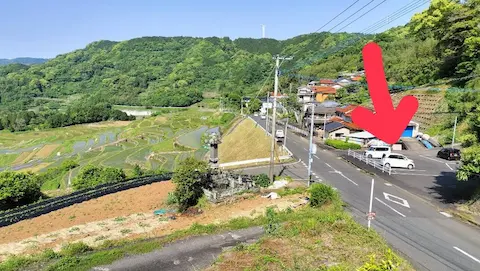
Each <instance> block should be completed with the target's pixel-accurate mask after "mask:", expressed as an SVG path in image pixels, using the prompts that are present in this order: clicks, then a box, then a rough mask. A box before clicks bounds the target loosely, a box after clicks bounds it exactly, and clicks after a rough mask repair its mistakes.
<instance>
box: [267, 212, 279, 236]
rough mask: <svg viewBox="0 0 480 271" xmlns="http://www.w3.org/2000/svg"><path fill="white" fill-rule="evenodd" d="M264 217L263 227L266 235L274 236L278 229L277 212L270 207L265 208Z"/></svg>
mask: <svg viewBox="0 0 480 271" xmlns="http://www.w3.org/2000/svg"><path fill="white" fill-rule="evenodd" d="M266 217H267V225H266V227H265V231H266V232H267V234H274V233H275V232H276V231H277V230H278V228H279V227H280V218H279V217H278V214H277V212H275V210H273V208H272V207H268V208H267V213H266Z"/></svg>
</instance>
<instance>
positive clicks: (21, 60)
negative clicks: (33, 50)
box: [0, 57, 48, 65]
mask: <svg viewBox="0 0 480 271" xmlns="http://www.w3.org/2000/svg"><path fill="white" fill-rule="evenodd" d="M47 61H48V59H46V58H34V57H17V58H12V59H5V58H0V65H8V64H14V63H17V64H23V65H32V64H42V63H45V62H47Z"/></svg>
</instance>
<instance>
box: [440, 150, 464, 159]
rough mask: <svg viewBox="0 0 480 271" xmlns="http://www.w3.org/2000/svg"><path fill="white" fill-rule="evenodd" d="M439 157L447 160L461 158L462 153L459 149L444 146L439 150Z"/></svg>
mask: <svg viewBox="0 0 480 271" xmlns="http://www.w3.org/2000/svg"><path fill="white" fill-rule="evenodd" d="M437 157H438V158H443V159H447V160H460V159H461V158H462V155H461V153H460V150H459V149H455V148H443V149H441V150H439V151H438V152H437Z"/></svg>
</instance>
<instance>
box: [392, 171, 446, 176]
mask: <svg viewBox="0 0 480 271" xmlns="http://www.w3.org/2000/svg"><path fill="white" fill-rule="evenodd" d="M392 175H408V176H428V177H438V176H442V175H439V174H421V173H419V174H415V173H395V172H392Z"/></svg>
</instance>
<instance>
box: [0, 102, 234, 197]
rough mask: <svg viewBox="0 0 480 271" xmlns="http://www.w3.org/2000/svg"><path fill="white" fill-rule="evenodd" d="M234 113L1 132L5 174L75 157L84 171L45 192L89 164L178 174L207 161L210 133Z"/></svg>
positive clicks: (195, 112) (190, 112) (0, 161)
mask: <svg viewBox="0 0 480 271" xmlns="http://www.w3.org/2000/svg"><path fill="white" fill-rule="evenodd" d="M233 117H234V116H233V115H229V114H223V113H219V112H210V111H200V110H199V109H196V108H188V109H183V110H181V111H179V110H173V111H172V112H170V111H167V113H164V114H160V115H158V116H150V117H146V118H143V119H138V120H136V121H111V122H101V123H92V124H84V125H76V126H70V127H63V128H57V129H51V130H44V131H28V132H19V133H11V132H9V131H1V132H0V154H1V155H0V170H6V169H10V170H18V171H20V170H21V171H32V172H43V171H46V170H47V169H48V168H51V167H56V166H59V165H60V164H61V163H62V161H64V160H66V159H74V160H76V161H77V162H78V163H79V164H80V167H79V168H75V169H74V170H72V171H70V172H67V173H65V174H64V176H62V177H61V178H58V179H56V180H52V181H51V182H48V183H47V184H45V185H44V186H43V187H42V189H43V190H44V191H46V190H52V189H59V188H60V189H64V188H66V187H67V183H68V179H73V178H75V176H76V175H77V174H78V173H79V172H80V170H81V168H82V167H84V166H86V165H88V164H95V165H101V166H106V167H117V168H122V169H124V170H126V171H127V173H128V171H129V170H132V169H133V168H134V166H135V164H138V165H139V166H141V167H142V168H145V169H158V168H163V169H165V170H168V171H172V170H173V169H174V168H175V165H176V163H177V161H179V160H180V159H184V158H185V157H188V156H190V155H194V156H195V157H197V158H203V157H204V155H205V154H206V153H207V151H208V150H207V149H205V148H203V146H202V145H203V144H202V142H201V137H202V135H203V133H204V132H206V131H207V130H208V129H217V130H218V128H219V127H226V126H228V125H229V124H230V123H231V121H232V120H233Z"/></svg>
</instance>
